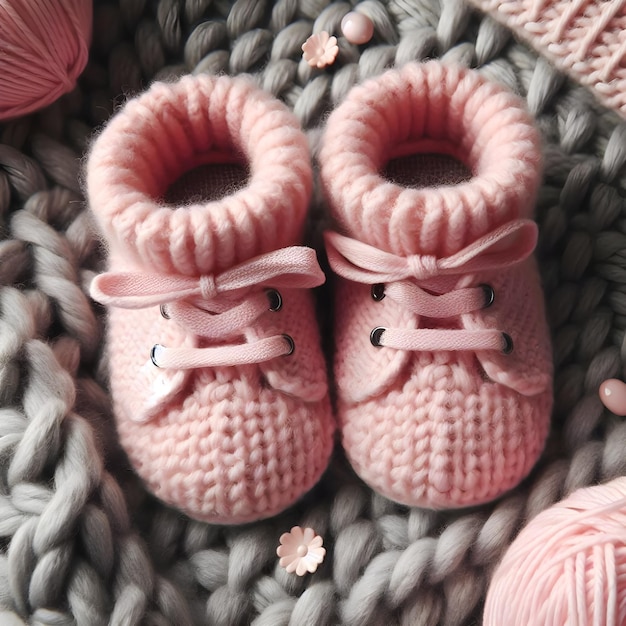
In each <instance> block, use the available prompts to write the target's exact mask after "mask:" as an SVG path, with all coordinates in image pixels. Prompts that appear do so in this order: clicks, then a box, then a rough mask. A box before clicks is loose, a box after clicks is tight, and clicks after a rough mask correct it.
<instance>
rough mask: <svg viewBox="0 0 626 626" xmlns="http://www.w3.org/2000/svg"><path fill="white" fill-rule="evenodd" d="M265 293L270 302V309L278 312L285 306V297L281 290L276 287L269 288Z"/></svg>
mask: <svg viewBox="0 0 626 626" xmlns="http://www.w3.org/2000/svg"><path fill="white" fill-rule="evenodd" d="M265 294H266V295H267V299H268V300H269V303H270V307H269V310H270V311H273V312H276V311H280V310H281V309H282V308H283V297H282V296H281V295H280V292H279V291H277V290H276V289H268V290H267V291H266V292H265Z"/></svg>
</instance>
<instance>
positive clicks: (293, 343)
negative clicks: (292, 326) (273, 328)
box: [283, 335, 296, 356]
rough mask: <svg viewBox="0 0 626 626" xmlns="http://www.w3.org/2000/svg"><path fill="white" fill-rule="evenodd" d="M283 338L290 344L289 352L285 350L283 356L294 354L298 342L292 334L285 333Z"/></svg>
mask: <svg viewBox="0 0 626 626" xmlns="http://www.w3.org/2000/svg"><path fill="white" fill-rule="evenodd" d="M283 339H284V340H285V341H286V342H287V345H288V346H289V352H285V354H283V356H289V355H290V354H293V352H294V350H295V349H296V343H295V341H294V340H293V337H291V335H283Z"/></svg>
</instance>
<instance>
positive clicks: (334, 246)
mask: <svg viewBox="0 0 626 626" xmlns="http://www.w3.org/2000/svg"><path fill="white" fill-rule="evenodd" d="M537 234H538V230H537V225H536V224H535V223H534V222H533V221H531V220H522V219H520V220H515V221H512V222H509V223H508V224H505V225H504V226H501V227H500V228H497V229H495V230H494V231H492V232H491V233H489V234H488V235H486V236H484V237H482V238H480V239H478V240H477V241H475V242H474V243H472V244H470V245H469V246H467V247H466V248H464V249H462V250H460V251H459V252H458V253H456V254H454V255H452V256H449V257H445V258H437V257H434V256H425V255H413V256H408V257H401V256H396V255H394V254H391V253H389V252H385V251H383V250H380V249H378V248H375V247H373V246H370V245H368V244H365V243H363V242H361V241H357V240H355V239H351V238H349V237H345V236H343V235H340V234H338V233H335V232H330V231H329V232H326V233H325V234H324V238H325V241H326V252H327V254H328V261H329V263H330V266H331V267H332V269H333V271H334V272H335V273H336V274H338V275H339V276H341V277H342V278H346V279H347V280H351V281H354V282H358V283H363V284H366V285H372V298H373V299H374V300H382V299H383V298H385V297H389V298H391V299H393V300H395V301H396V302H398V303H399V304H401V305H402V306H404V307H406V308H407V309H408V310H409V311H411V312H412V313H414V314H416V315H418V316H421V317H428V318H431V319H440V320H449V319H451V318H455V317H458V316H460V315H463V314H466V313H471V312H473V311H477V310H480V309H483V308H486V307H488V306H491V305H492V304H493V302H494V300H495V297H496V294H495V293H494V290H493V288H492V287H491V286H489V285H485V284H482V285H479V286H475V287H467V288H460V289H457V288H455V285H456V284H457V283H458V280H459V278H460V277H461V276H462V275H464V274H473V273H478V272H483V271H488V270H501V269H506V268H507V267H511V266H513V265H516V264H517V263H520V262H521V261H523V260H524V259H526V258H528V257H529V256H530V255H531V254H532V252H533V250H534V249H535V246H536V244H537ZM370 341H371V343H372V344H373V345H375V346H387V347H390V348H395V349H398V350H414V351H435V350H454V351H456V350H471V351H476V350H500V351H502V352H505V353H510V352H511V351H512V350H513V340H512V339H511V336H510V335H509V334H507V333H506V332H503V331H501V330H497V329H484V330H465V329H440V328H418V329H406V328H401V329H397V328H385V327H382V326H378V327H376V328H374V329H372V332H371V334H370Z"/></svg>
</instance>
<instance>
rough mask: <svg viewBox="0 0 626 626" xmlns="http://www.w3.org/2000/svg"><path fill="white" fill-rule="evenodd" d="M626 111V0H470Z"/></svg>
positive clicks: (611, 105)
mask: <svg viewBox="0 0 626 626" xmlns="http://www.w3.org/2000/svg"><path fill="white" fill-rule="evenodd" d="M470 2H471V3H472V4H474V5H475V6H477V7H478V8H479V9H481V10H482V11H485V12H487V13H490V14H491V15H492V16H493V17H494V18H495V19H496V20H498V21H499V22H501V23H502V24H504V25H506V26H508V27H509V28H511V29H512V30H513V31H514V32H515V33H516V34H517V35H518V36H519V37H520V38H522V39H524V40H525V41H527V42H528V43H529V44H531V45H532V46H533V47H534V48H535V49H536V50H538V51H539V52H540V53H542V54H544V55H546V57H548V58H549V59H550V61H552V62H553V63H554V64H555V65H556V67H557V68H559V69H560V70H563V71H565V72H568V73H569V74H570V75H571V76H572V77H573V78H575V79H577V80H579V81H580V82H581V83H582V84H583V85H586V86H588V87H591V88H593V89H594V90H595V93H596V95H597V97H598V98H599V99H600V100H601V101H602V102H603V103H604V104H605V105H607V106H609V107H611V108H613V109H615V110H616V111H618V112H619V113H620V114H621V115H622V116H624V117H626V0H552V1H551V0H470Z"/></svg>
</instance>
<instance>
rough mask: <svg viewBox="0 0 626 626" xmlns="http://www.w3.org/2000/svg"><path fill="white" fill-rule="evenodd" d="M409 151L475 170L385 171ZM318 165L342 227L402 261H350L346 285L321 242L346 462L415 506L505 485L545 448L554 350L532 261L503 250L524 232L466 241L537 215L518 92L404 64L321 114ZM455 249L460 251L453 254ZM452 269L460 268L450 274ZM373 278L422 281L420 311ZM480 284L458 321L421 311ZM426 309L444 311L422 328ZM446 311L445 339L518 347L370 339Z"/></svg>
mask: <svg viewBox="0 0 626 626" xmlns="http://www.w3.org/2000/svg"><path fill="white" fill-rule="evenodd" d="M412 152H425V153H429V152H435V153H444V154H448V155H450V156H454V157H456V158H457V159H458V160H459V161H461V162H462V163H464V164H465V165H466V166H467V167H468V168H469V169H470V170H471V171H472V172H473V176H472V177H471V178H470V179H469V180H468V181H465V182H462V183H459V184H457V185H449V184H445V182H446V180H447V178H448V177H446V176H444V177H443V180H442V182H443V183H444V184H439V185H432V186H426V187H421V188H417V189H416V188H411V187H409V188H407V187H404V186H401V185H398V184H395V183H392V182H390V181H389V180H387V179H386V178H384V177H383V176H382V175H381V174H380V172H381V170H383V169H384V168H385V166H386V165H387V163H388V161H389V160H390V159H391V158H393V157H394V156H397V155H404V154H407V153H409V154H410V153H412ZM319 160H320V168H321V179H322V183H323V185H324V188H325V190H326V194H327V196H328V201H329V204H330V207H331V212H332V214H333V215H334V216H335V217H336V218H337V221H338V222H339V226H340V229H341V231H342V232H345V233H346V234H347V235H348V236H349V237H353V238H355V239H357V240H358V241H361V242H364V243H366V244H368V245H369V246H374V247H375V248H381V249H382V250H384V251H386V252H390V253H392V254H393V255H397V257H396V258H397V260H398V262H403V263H406V264H407V268H408V269H407V271H406V272H405V273H402V272H399V273H397V274H396V275H395V276H394V277H393V278H392V275H393V272H392V273H390V274H387V278H386V279H381V278H375V279H371V280H370V281H369V282H368V278H369V277H370V276H371V275H372V272H376V271H381V269H380V265H379V266H378V267H377V265H376V262H375V261H374V262H369V263H368V262H367V261H365V262H364V261H363V259H362V258H359V257H355V259H356V260H355V261H354V263H355V265H356V266H357V267H358V268H359V269H360V270H361V272H358V273H357V274H356V275H355V278H354V280H352V279H351V276H352V274H351V273H350V268H348V273H346V274H344V273H343V270H342V267H343V266H342V265H341V261H340V260H339V259H337V257H336V255H335V254H331V250H329V260H330V262H331V266H332V267H333V269H335V271H337V272H338V274H339V276H340V279H339V280H338V281H337V284H336V302H337V305H338V306H337V313H336V328H335V343H336V349H335V367H334V373H335V380H336V383H337V395H338V405H337V417H338V420H339V424H340V427H341V433H342V441H343V446H344V449H345V451H346V454H347V456H348V458H349V459H350V461H351V462H352V464H353V466H354V468H355V470H356V471H357V473H358V474H359V475H360V476H361V477H362V478H363V479H364V480H365V481H366V482H367V483H368V484H370V485H371V486H372V487H374V488H375V489H377V490H378V491H380V492H381V493H382V494H384V495H385V496H387V497H389V498H392V499H393V500H397V501H399V502H402V503H405V504H409V505H413V506H429V507H435V508H442V507H443V508H446V507H454V506H468V505H473V504H478V503H481V502H485V501H487V500H490V499H493V498H495V497H497V496H499V495H501V494H502V493H503V492H504V491H507V490H508V489H510V488H512V487H514V486H516V485H517V484H518V483H519V482H520V481H521V480H522V479H523V478H524V477H525V476H526V475H527V474H528V472H529V471H530V470H531V468H532V466H533V465H534V464H535V462H536V461H537V459H538V457H539V454H540V453H541V450H542V449H543V445H544V442H545V439H546V436H547V434H548V425H549V420H550V413H551V410H552V355H551V350H550V341H549V337H548V331H547V324H546V321H545V314H544V305H543V294H542V292H541V288H540V284H539V274H538V272H537V268H536V264H535V263H534V261H533V260H532V259H528V260H523V262H521V263H516V264H514V265H512V266H509V265H506V264H504V266H502V265H501V264H500V265H499V262H498V260H497V256H498V254H499V253H500V254H502V253H503V254H505V255H507V254H509V253H512V254H515V253H516V251H517V250H516V249H518V248H519V247H520V246H523V245H524V243H523V237H522V233H521V232H514V233H512V234H510V235H508V236H506V237H503V238H502V239H501V240H499V241H498V243H496V244H495V245H494V244H487V245H486V247H485V248H484V249H483V250H480V251H479V252H478V253H477V254H478V256H476V257H473V256H472V255H473V254H475V253H471V252H470V250H471V246H472V244H474V245H475V243H476V242H477V241H479V240H480V239H481V238H484V237H486V236H490V237H495V236H496V233H497V232H498V229H499V227H501V226H503V225H504V224H507V223H513V220H516V219H519V218H526V217H529V216H531V215H532V212H533V209H534V201H535V190H536V189H537V186H538V183H539V161H540V153H539V137H538V134H537V132H536V130H535V128H534V126H533V124H532V122H531V120H530V118H529V116H528V115H527V113H526V112H525V110H524V109H523V108H522V107H521V106H520V103H519V101H518V100H517V98H516V97H515V96H514V95H513V94H511V93H509V92H507V91H505V90H503V89H502V88H501V87H500V86H498V85H496V84H494V83H489V82H486V81H484V80H483V79H482V78H481V77H480V75H479V74H478V73H476V72H468V71H467V70H465V69H461V68H457V67H454V66H446V65H443V64H441V63H440V62H438V61H431V62H429V63H424V64H419V65H417V64H408V65H406V66H404V67H403V68H402V69H401V70H397V71H389V72H386V73H385V74H383V75H382V76H380V77H379V78H375V79H372V80H369V81H366V82H365V83H364V84H363V85H360V86H358V87H356V88H354V89H353V90H352V91H351V92H350V93H349V94H348V95H347V97H346V99H345V101H344V102H343V103H342V104H341V106H339V107H338V108H337V109H336V110H335V111H334V112H333V114H332V115H331V116H330V118H329V120H328V123H327V125H326V131H325V134H324V137H323V139H322V147H321V150H320V155H319ZM526 226H528V227H530V226H531V224H528V223H526ZM329 244H330V240H329ZM531 245H532V244H531ZM531 250H532V248H531V249H529V252H530V251H531ZM455 255H456V257H455ZM481 257H483V258H484V262H485V265H484V267H482V268H479V267H478V265H476V263H477V262H478V263H480V260H481ZM348 258H350V257H348ZM454 258H460V259H461V261H460V262H459V261H455V262H454V263H453V264H451V260H452V259H454ZM446 259H447V260H446ZM520 260H522V259H518V261H520ZM338 262H339V263H340V264H339V265H336V263H338ZM433 263H434V264H435V266H436V267H435V269H434V270H431V269H430V267H431V266H432V265H433ZM437 266H438V267H437ZM448 266H451V267H453V271H452V272H450V273H449V274H446V269H445V267H448ZM363 270H366V271H365V272H363ZM361 275H362V280H360V279H359V276H361ZM446 276H448V278H447V279H446ZM342 277H343V278H344V279H343V280H342ZM345 279H348V280H345ZM354 281H358V282H354ZM380 282H385V283H391V284H394V283H396V284H395V287H396V289H397V290H398V289H400V290H402V289H403V290H404V291H407V290H409V289H411V286H413V287H412V289H413V290H415V285H417V292H416V293H413V294H412V297H411V298H410V300H412V301H413V302H416V301H417V299H418V298H422V299H423V300H424V304H423V305H422V308H421V309H420V308H419V307H417V308H416V310H411V309H409V308H408V307H407V305H406V301H405V299H404V298H403V297H398V295H396V297H394V296H393V294H392V293H391V289H392V287H391V286H390V285H389V284H385V287H384V289H385V290H387V289H389V292H390V293H389V296H388V297H384V298H383V299H380V300H376V299H374V298H373V297H372V296H371V294H370V290H371V287H372V284H374V283H380ZM481 285H490V286H491V287H492V288H493V290H494V293H495V301H494V302H493V303H491V304H490V305H489V306H488V308H484V303H483V300H482V299H481V300H480V301H479V303H478V305H477V306H473V307H472V308H471V309H470V310H467V309H466V310H465V312H464V313H462V314H461V315H458V314H457V315H454V313H452V314H450V313H449V309H450V307H447V308H448V311H445V310H442V311H435V312H429V309H431V310H433V311H434V307H433V305H434V306H435V307H436V306H437V304H438V303H439V302H441V301H442V300H443V299H444V298H445V297H449V296H450V295H455V296H456V297H457V298H462V297H463V295H462V291H461V290H462V289H468V288H471V287H476V286H478V287H479V289H478V292H479V294H478V295H479V296H480V297H481V298H482V297H483V294H482V290H481V288H480V286H481ZM420 288H422V289H429V290H430V291H431V292H433V293H435V294H437V295H439V296H440V297H436V298H432V297H429V296H428V294H426V293H425V292H424V291H422V289H420ZM444 294H447V295H444ZM443 308H444V309H445V308H446V307H445V306H444V307H443ZM420 315H422V316H423V317H424V320H420ZM446 316H447V317H446ZM428 318H438V319H437V320H434V319H433V320H431V321H430V324H429V322H428ZM455 320H456V323H457V324H458V328H457V330H456V331H454V333H453V334H452V335H449V336H451V337H454V338H455V341H456V343H457V344H463V340H464V338H465V341H467V337H468V336H470V337H471V335H470V333H472V332H476V331H480V330H484V329H497V330H500V331H501V332H506V333H507V335H508V336H509V337H510V338H512V340H513V346H514V350H513V353H512V354H503V353H502V350H501V348H500V347H499V344H498V346H496V349H495V350H477V349H474V350H463V351H461V350H455V349H453V350H452V351H446V350H445V348H444V347H443V346H441V347H442V350H439V351H438V350H437V348H436V345H437V342H436V341H435V342H434V345H435V347H433V348H429V349H426V350H418V351H417V352H412V351H410V350H408V349H400V350H397V349H394V347H390V348H387V347H380V346H374V345H372V342H371V341H370V333H371V332H372V329H374V328H377V327H383V328H391V329H400V330H401V331H403V334H404V336H407V335H409V334H410V333H415V331H414V330H412V329H415V328H423V327H424V326H426V327H427V328H442V326H443V327H444V328H446V327H447V328H454V326H450V325H451V324H453V323H454V322H455ZM461 329H463V330H461ZM387 332H391V331H385V333H387ZM421 332H422V336H423V333H424V331H421ZM415 336H416V337H417V336H418V334H416V335H415ZM496 337H497V339H498V340H499V341H500V337H499V336H498V335H496Z"/></svg>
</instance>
